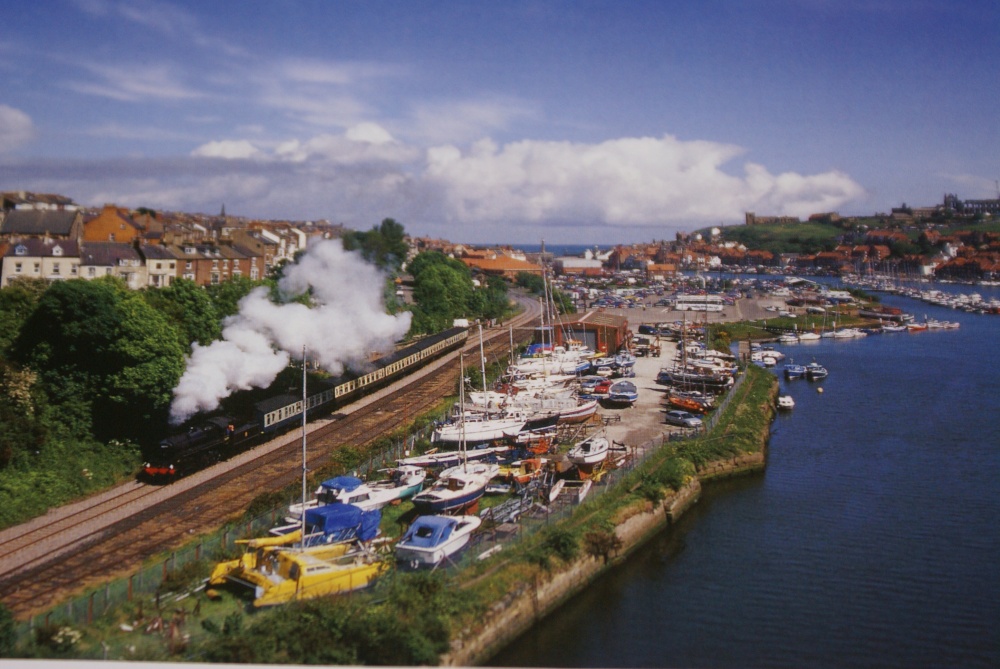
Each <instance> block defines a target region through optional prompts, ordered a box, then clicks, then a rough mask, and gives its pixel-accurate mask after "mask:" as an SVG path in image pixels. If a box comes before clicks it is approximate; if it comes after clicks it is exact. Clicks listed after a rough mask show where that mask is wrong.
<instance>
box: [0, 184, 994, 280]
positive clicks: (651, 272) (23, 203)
mask: <svg viewBox="0 0 1000 669" xmlns="http://www.w3.org/2000/svg"><path fill="white" fill-rule="evenodd" d="M0 198H2V208H0V256H2V258H3V263H2V267H0V286H6V285H9V283H10V281H11V280H13V279H15V278H17V277H29V278H42V279H46V280H59V279H67V278H83V279H93V278H97V277H101V276H109V275H110V276H116V277H119V278H121V279H122V280H123V281H124V282H125V283H126V284H127V285H128V286H129V287H130V288H132V289H140V288H144V287H150V286H152V287H166V286H169V285H170V284H171V282H173V281H174V280H175V279H187V280H190V281H193V282H195V283H196V284H198V285H212V284H218V283H221V282H223V281H226V280H227V279H231V278H238V277H246V278H248V279H251V280H257V279H261V278H263V277H265V276H266V275H267V273H268V272H269V271H270V270H271V269H272V268H273V267H275V266H276V265H278V264H280V263H282V262H284V261H287V260H290V259H292V258H293V257H294V256H295V254H296V253H297V252H298V251H300V250H302V249H304V248H305V247H306V245H307V244H308V243H309V241H310V240H311V239H316V238H319V239H330V238H337V237H340V236H342V235H343V234H344V232H345V230H346V228H345V227H344V226H343V225H341V224H332V223H330V222H328V221H275V220H257V219H250V218H246V217H238V216H229V215H227V214H226V212H225V206H222V209H221V211H220V213H219V214H218V215H216V216H211V215H205V214H188V213H179V212H161V211H153V210H151V209H147V208H139V209H135V210H132V209H129V208H126V207H121V206H117V205H115V204H105V205H104V206H103V207H101V208H88V207H83V206H80V205H78V204H76V203H75V202H74V201H73V200H72V199H71V198H69V197H66V196H63V195H55V194H43V193H31V192H25V191H11V192H3V193H0ZM997 214H1000V200H975V201H968V202H964V201H962V200H959V199H958V198H957V196H955V195H946V196H945V198H944V201H943V202H942V204H940V205H937V206H934V207H924V208H908V207H906V206H905V205H903V207H900V208H894V209H893V210H892V212H891V213H890V214H888V215H879V216H876V217H870V218H864V219H859V218H846V217H845V218H842V217H840V216H839V215H838V214H836V213H824V214H815V215H813V216H811V217H809V219H808V221H800V220H799V219H797V218H791V217H762V216H757V215H755V214H754V213H752V212H748V213H747V214H746V225H747V226H786V225H794V224H796V223H803V222H808V223H820V224H826V225H829V226H832V227H833V228H835V229H836V235H835V236H831V239H832V240H834V241H832V242H831V243H830V244H829V246H831V247H832V248H829V249H828V250H823V251H818V252H814V253H775V252H773V251H770V250H767V249H763V248H750V247H748V246H747V245H746V244H744V243H741V242H738V241H733V240H729V239H727V234H726V233H727V231H729V230H730V229H731V228H719V227H714V228H710V229H708V230H705V231H703V232H694V233H677V234H676V236H675V239H672V240H661V241H652V242H650V243H643V244H631V245H615V246H613V247H611V248H608V249H605V250H603V251H602V250H599V249H593V250H588V251H586V252H585V253H584V254H582V255H577V256H566V257H561V256H554V255H553V254H551V253H547V252H546V251H545V249H544V245H543V248H542V250H541V252H540V253H539V252H536V253H525V252H523V251H520V250H517V249H515V248H512V247H510V246H498V247H486V248H482V247H478V246H473V245H468V244H462V243H455V242H451V241H447V240H440V239H430V238H423V237H410V238H408V242H409V246H410V252H411V254H413V255H415V254H416V253H419V252H421V251H428V250H436V251H441V252H443V253H445V254H446V255H449V256H452V257H455V258H458V259H460V260H462V262H464V263H465V264H466V265H468V266H469V267H470V269H471V270H472V271H473V273H475V274H481V275H484V276H490V275H499V276H504V277H506V278H509V279H513V278H515V277H516V276H517V274H519V273H521V272H527V273H529V274H540V273H541V272H542V266H543V264H544V265H550V266H551V267H552V268H553V271H554V272H555V274H557V275H561V276H567V277H579V278H595V279H596V278H602V277H608V276H611V275H613V274H615V273H616V272H631V273H633V274H639V275H641V276H642V279H643V280H645V281H648V282H656V281H663V280H665V279H667V278H670V277H672V276H674V275H676V274H677V273H679V272H681V271H734V272H763V273H768V272H774V273H792V274H807V275H808V274H827V275H840V274H847V273H853V274H857V273H866V272H867V273H881V274H889V275H897V276H908V277H919V278H931V279H946V280H960V281H969V282H977V281H995V280H997V279H1000V233H998V232H990V231H982V230H979V229H976V228H977V227H981V226H979V225H978V224H981V223H982V222H983V221H984V220H988V219H989V218H990V217H992V216H995V215H997ZM963 223H968V224H969V225H968V229H963V227H962V224H963ZM738 227H742V226H738Z"/></svg>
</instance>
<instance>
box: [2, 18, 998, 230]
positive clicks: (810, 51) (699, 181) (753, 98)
mask: <svg viewBox="0 0 1000 669" xmlns="http://www.w3.org/2000/svg"><path fill="white" fill-rule="evenodd" d="M4 10H5V11H4V15H5V21H4V26H5V28H4V30H3V31H2V32H0V80H2V81H3V83H4V85H3V86H2V87H0V190H22V189H23V190H35V191H42V192H57V193H61V194H63V195H67V196H69V197H72V198H74V199H75V200H76V201H77V202H80V203H82V204H87V205H101V204H103V203H105V202H114V203H116V204H119V205H122V206H129V207H139V206H147V207H152V208H156V209H170V210H179V211H189V212H204V213H212V214H214V213H218V211H219V210H220V208H221V207H222V205H223V204H224V205H225V207H226V211H227V213H230V214H236V215H244V216H251V217H261V218H287V219H295V220H313V219H326V220H330V221H332V222H342V223H344V224H345V225H348V226H349V227H353V228H358V229H367V228H369V227H371V226H373V225H376V224H377V223H378V222H379V221H381V220H382V219H383V218H385V217H393V218H395V219H396V220H398V221H400V222H401V223H403V225H404V226H405V227H406V229H407V231H408V232H410V233H411V234H416V235H431V236H437V237H445V238H448V239H452V240H454V241H467V242H491V241H506V242H521V243H534V242H537V240H539V239H541V238H545V239H546V241H549V242H553V243H611V242H631V241H646V240H651V239H663V238H672V237H673V235H674V233H675V232H676V231H678V230H693V229H695V228H699V227H704V226H706V225H718V224H737V223H741V222H742V220H743V214H744V212H745V211H755V212H757V213H758V214H764V215H768V214H775V215H797V216H803V217H804V216H807V215H809V214H810V213H815V212H822V211H839V212H840V213H842V214H868V213H872V212H878V211H888V210H889V209H890V208H891V207H893V206H898V205H899V204H901V203H903V202H906V203H908V204H911V205H925V204H933V203H937V202H940V201H941V199H942V196H943V194H944V193H946V192H954V193H957V194H958V195H959V197H962V198H965V199H974V198H987V197H996V196H997V194H996V191H997V187H996V179H998V178H1000V165H998V161H1000V158H998V157H1000V122H998V121H1000V114H998V110H1000V86H998V84H1000V49H998V46H1000V3H997V2H994V1H986V0H981V1H971V0H970V1H967V2H963V1H961V0H958V1H956V0H941V1H938V0H761V1H758V2H750V1H739V0H733V1H728V2H713V1H706V2H670V1H668V0H662V1H658V2H641V1H631V2H586V1H574V2H569V1H567V2H540V1H539V2H527V1H525V2H492V3H487V2H471V1H469V2H459V1H457V0H456V1H451V2H444V1H439V2H417V1H415V0H411V1H401V2H377V1H360V0H359V1H357V2H342V1H341V2H336V1H325V0H315V1H309V2H296V1H294V0H285V1H280V2H276V1H273V0H270V1H260V0H248V1H244V2H240V3H232V2H215V1H211V0H200V1H198V2H186V1H185V2H177V1H175V2H163V1H159V0H156V1H150V0H134V1H133V0H48V1H46V0H41V1H39V0H30V1H29V0H11V1H8V2H5V3H4Z"/></svg>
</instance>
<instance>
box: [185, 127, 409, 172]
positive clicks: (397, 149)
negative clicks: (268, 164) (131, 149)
mask: <svg viewBox="0 0 1000 669" xmlns="http://www.w3.org/2000/svg"><path fill="white" fill-rule="evenodd" d="M191 155H193V156H197V157H201V158H227V159H247V158H255V159H261V160H277V161H288V162H293V163H305V162H307V161H313V162H317V163H329V164H339V165H359V164H369V163H393V164H402V163H411V162H413V161H415V160H417V159H418V158H419V157H420V151H419V149H417V148H415V147H409V146H405V145H403V144H401V143H399V142H397V141H396V140H395V139H393V137H392V135H390V134H389V133H388V132H387V131H386V130H385V129H384V128H382V127H381V126H379V125H377V124H375V123H363V124H360V125H357V126H353V127H351V128H349V129H348V130H347V132H346V133H344V134H343V135H330V134H321V135H317V136H315V137H312V138H311V139H308V140H306V141H304V142H303V141H300V140H298V139H290V140H286V141H282V142H278V143H277V144H274V143H267V142H250V141H249V140H224V141H213V142H208V143H207V144H203V145H201V146H199V147H198V148H196V149H195V150H194V151H192V152H191Z"/></svg>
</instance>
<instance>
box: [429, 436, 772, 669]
mask: <svg viewBox="0 0 1000 669" xmlns="http://www.w3.org/2000/svg"><path fill="white" fill-rule="evenodd" d="M764 439H765V440H766V435H765V437H764ZM766 451H767V448H766V443H765V444H764V445H763V447H762V448H761V450H760V451H759V452H757V453H748V454H743V455H739V456H736V457H733V458H727V459H725V460H719V461H715V462H711V463H708V464H706V465H705V466H703V467H702V468H701V469H700V470H699V471H698V473H697V476H695V477H692V479H691V480H690V481H689V482H688V483H687V484H686V485H684V486H683V487H682V488H681V489H680V490H678V491H677V492H675V493H673V494H670V495H668V496H667V497H666V498H665V499H664V500H663V501H661V502H659V503H657V504H653V503H652V502H649V503H648V504H647V506H646V509H645V510H642V511H640V512H639V513H636V514H634V515H632V516H631V517H629V518H628V519H627V520H625V521H623V522H622V523H620V524H619V525H618V526H617V527H616V528H615V535H616V536H617V537H618V539H620V540H621V542H622V547H621V549H620V550H619V551H618V552H617V554H616V555H615V556H613V557H610V558H609V559H608V560H607V562H605V561H604V559H603V558H597V557H593V556H590V555H584V556H582V557H579V558H577V559H576V560H574V561H573V562H572V563H570V564H569V565H567V566H565V567H564V568H562V569H560V570H559V571H558V572H554V573H544V574H542V573H540V574H537V575H536V577H535V580H534V582H525V583H521V584H520V585H519V586H518V587H516V588H513V589H512V590H511V591H510V592H509V593H507V595H505V596H504V597H503V598H501V599H500V600H499V601H497V602H496V603H495V604H494V605H493V606H492V607H491V608H490V610H489V611H488V612H487V613H486V615H485V616H484V617H483V620H482V624H481V626H480V627H479V629H477V630H476V631H475V632H473V631H472V630H465V631H464V632H463V633H462V634H459V635H458V637H457V638H456V639H454V640H453V641H452V644H451V649H450V651H449V652H448V653H446V654H445V655H443V656H442V657H441V664H442V665H445V666H472V665H474V664H478V663H481V662H485V661H486V660H488V659H489V658H490V657H492V656H493V654H494V653H496V652H497V651H499V650H500V649H501V648H503V647H504V646H505V645H507V644H509V643H511V642H512V641H514V640H515V639H516V638H517V637H518V636H519V635H520V634H521V633H523V632H524V631H526V630H527V629H529V628H530V627H531V626H532V625H533V624H534V623H535V622H537V621H538V620H540V619H542V618H543V617H544V616H546V615H547V614H548V613H550V612H551V611H553V610H555V609H556V608H558V607H559V606H560V605H561V604H563V603H564V602H565V601H566V600H568V599H569V598H570V597H572V596H573V595H575V594H577V593H579V592H581V591H582V590H583V589H584V588H585V587H586V586H587V585H588V584H589V583H591V582H592V581H594V580H595V579H596V578H598V577H599V576H600V575H601V574H602V573H603V572H605V571H606V570H608V569H612V568H614V567H615V566H616V565H618V564H620V563H621V562H623V561H624V560H625V558H626V557H627V556H628V555H629V554H630V553H631V552H632V551H634V550H636V549H637V548H639V547H640V546H641V545H642V544H643V543H645V542H646V541H648V540H649V539H651V538H652V537H654V536H655V535H656V534H657V533H659V532H660V531H662V530H663V529H664V528H666V527H668V526H670V525H671V524H673V523H674V522H676V520H677V519H678V518H680V517H681V516H682V515H683V514H684V512H685V511H687V509H689V508H690V507H691V506H692V505H693V504H695V503H696V502H697V501H698V499H699V497H700V496H701V490H702V482H703V481H711V480H717V479H722V478H728V477H731V476H741V475H746V474H752V473H754V472H759V471H763V470H764V468H765V465H766V459H767V456H766Z"/></svg>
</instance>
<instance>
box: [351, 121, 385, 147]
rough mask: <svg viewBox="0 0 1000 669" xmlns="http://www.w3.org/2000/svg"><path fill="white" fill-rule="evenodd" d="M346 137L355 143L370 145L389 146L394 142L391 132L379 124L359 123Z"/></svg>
mask: <svg viewBox="0 0 1000 669" xmlns="http://www.w3.org/2000/svg"><path fill="white" fill-rule="evenodd" d="M345 136H346V137H347V139H349V140H352V141H354V142H368V143H369V144H388V143H390V142H392V141H394V140H393V138H392V135H390V134H389V131H388V130H386V129H385V128H383V127H382V126H380V125H379V124H377V123H359V124H358V125H356V126H354V127H351V128H348V129H347V132H346V133H345Z"/></svg>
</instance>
